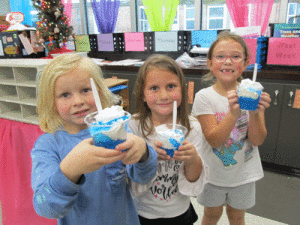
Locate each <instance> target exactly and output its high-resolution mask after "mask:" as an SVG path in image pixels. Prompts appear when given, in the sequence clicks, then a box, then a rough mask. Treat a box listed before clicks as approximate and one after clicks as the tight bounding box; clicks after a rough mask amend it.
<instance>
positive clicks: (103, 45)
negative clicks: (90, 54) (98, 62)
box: [97, 34, 114, 52]
mask: <svg viewBox="0 0 300 225" xmlns="http://www.w3.org/2000/svg"><path fill="white" fill-rule="evenodd" d="M97 38H98V51H105V52H113V51H114V41H113V34H98V35H97Z"/></svg>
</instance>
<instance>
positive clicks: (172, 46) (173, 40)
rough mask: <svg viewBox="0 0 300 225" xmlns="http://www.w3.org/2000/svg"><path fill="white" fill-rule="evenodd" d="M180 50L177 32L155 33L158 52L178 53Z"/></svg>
mask: <svg viewBox="0 0 300 225" xmlns="http://www.w3.org/2000/svg"><path fill="white" fill-rule="evenodd" d="M177 49H178V33H177V31H168V32H155V51H156V52H176V51H177Z"/></svg>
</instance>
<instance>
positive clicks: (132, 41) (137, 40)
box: [124, 32, 145, 52]
mask: <svg viewBox="0 0 300 225" xmlns="http://www.w3.org/2000/svg"><path fill="white" fill-rule="evenodd" d="M124 39H125V51H127V52H129V51H140V52H142V51H145V42H144V33H142V32H139V33H125V34H124Z"/></svg>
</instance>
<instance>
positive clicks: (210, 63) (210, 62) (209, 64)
mask: <svg viewBox="0 0 300 225" xmlns="http://www.w3.org/2000/svg"><path fill="white" fill-rule="evenodd" d="M206 63H207V66H208V68H209V69H210V67H211V66H212V60H210V59H207V60H206Z"/></svg>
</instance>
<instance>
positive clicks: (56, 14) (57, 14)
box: [54, 8, 61, 19]
mask: <svg viewBox="0 0 300 225" xmlns="http://www.w3.org/2000/svg"><path fill="white" fill-rule="evenodd" d="M54 15H55V17H56V19H58V17H59V16H60V15H61V12H60V11H59V9H58V8H57V9H56V11H55V12H54Z"/></svg>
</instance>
